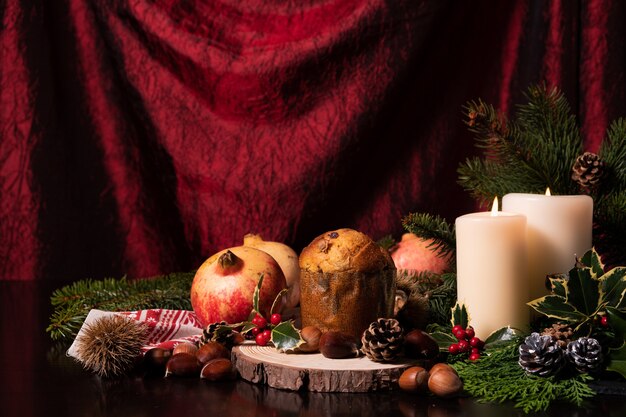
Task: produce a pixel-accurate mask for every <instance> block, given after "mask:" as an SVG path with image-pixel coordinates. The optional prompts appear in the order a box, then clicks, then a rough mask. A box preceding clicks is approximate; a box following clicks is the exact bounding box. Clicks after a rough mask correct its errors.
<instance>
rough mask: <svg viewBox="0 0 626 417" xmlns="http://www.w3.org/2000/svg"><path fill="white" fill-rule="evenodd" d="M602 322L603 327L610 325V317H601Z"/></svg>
mask: <svg viewBox="0 0 626 417" xmlns="http://www.w3.org/2000/svg"><path fill="white" fill-rule="evenodd" d="M600 324H601V325H602V327H609V317H608V316H602V318H601V319H600Z"/></svg>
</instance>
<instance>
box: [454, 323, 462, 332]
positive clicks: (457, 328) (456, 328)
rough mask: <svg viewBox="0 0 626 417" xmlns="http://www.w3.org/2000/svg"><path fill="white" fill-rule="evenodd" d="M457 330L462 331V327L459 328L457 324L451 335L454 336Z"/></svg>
mask: <svg viewBox="0 0 626 417" xmlns="http://www.w3.org/2000/svg"><path fill="white" fill-rule="evenodd" d="M459 330H463V326H461V325H460V324H457V325H456V326H454V327H453V328H452V334H455V333H456V332H458V331H459Z"/></svg>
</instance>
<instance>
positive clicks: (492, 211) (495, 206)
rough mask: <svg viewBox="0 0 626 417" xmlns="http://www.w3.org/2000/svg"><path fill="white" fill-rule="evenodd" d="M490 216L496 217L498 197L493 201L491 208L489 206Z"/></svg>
mask: <svg viewBox="0 0 626 417" xmlns="http://www.w3.org/2000/svg"><path fill="white" fill-rule="evenodd" d="M491 215H492V216H497V215H498V196H496V197H495V198H494V199H493V206H491Z"/></svg>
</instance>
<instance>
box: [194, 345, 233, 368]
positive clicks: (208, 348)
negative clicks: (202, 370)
mask: <svg viewBox="0 0 626 417" xmlns="http://www.w3.org/2000/svg"><path fill="white" fill-rule="evenodd" d="M196 358H198V361H199V362H200V363H202V364H205V363H207V362H209V361H210V360H213V359H217V358H225V359H230V352H229V351H228V349H226V347H224V345H222V344H221V343H218V342H213V341H210V342H207V343H205V344H204V345H202V346H200V349H198V351H197V352H196Z"/></svg>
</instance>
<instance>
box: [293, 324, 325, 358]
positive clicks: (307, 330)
mask: <svg viewBox="0 0 626 417" xmlns="http://www.w3.org/2000/svg"><path fill="white" fill-rule="evenodd" d="M300 335H301V336H302V339H304V343H303V344H301V345H300V346H298V351H299V352H305V353H310V352H317V351H318V350H319V349H320V338H321V337H322V331H321V330H320V329H318V328H317V327H315V326H306V327H304V328H303V329H302V330H301V331H300Z"/></svg>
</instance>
